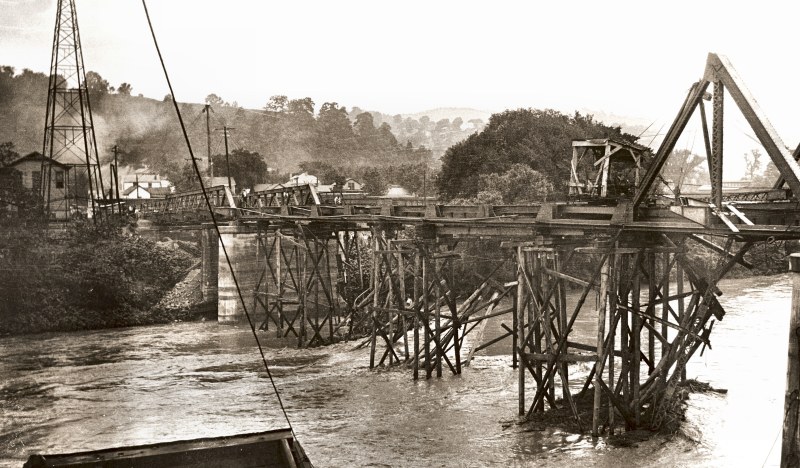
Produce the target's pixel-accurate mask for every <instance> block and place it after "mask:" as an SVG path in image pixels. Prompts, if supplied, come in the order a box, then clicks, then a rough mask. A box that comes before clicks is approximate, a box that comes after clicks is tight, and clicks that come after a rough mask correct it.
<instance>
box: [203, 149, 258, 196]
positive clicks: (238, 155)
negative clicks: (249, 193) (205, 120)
mask: <svg viewBox="0 0 800 468" xmlns="http://www.w3.org/2000/svg"><path fill="white" fill-rule="evenodd" d="M212 160H213V161H214V167H215V172H214V175H215V176H221V177H226V176H228V166H229V165H230V171H231V172H230V177H231V179H233V180H234V181H235V182H236V190H237V191H239V192H241V191H242V190H243V189H246V188H251V189H252V188H253V187H254V186H255V185H256V184H261V183H264V182H265V181H266V178H267V163H266V162H265V161H264V158H263V157H262V156H261V155H260V154H259V153H258V152H256V151H248V150H246V149H243V148H238V149H235V150H233V151H232V152H231V153H230V155H229V157H228V161H227V162H226V161H225V155H224V154H215V155H213V156H212Z"/></svg>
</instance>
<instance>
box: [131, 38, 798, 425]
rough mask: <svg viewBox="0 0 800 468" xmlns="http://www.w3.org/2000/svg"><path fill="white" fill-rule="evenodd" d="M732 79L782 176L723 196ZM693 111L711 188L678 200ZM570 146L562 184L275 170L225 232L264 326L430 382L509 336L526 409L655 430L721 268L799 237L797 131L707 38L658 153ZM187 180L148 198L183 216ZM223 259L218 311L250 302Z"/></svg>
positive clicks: (700, 334)
mask: <svg viewBox="0 0 800 468" xmlns="http://www.w3.org/2000/svg"><path fill="white" fill-rule="evenodd" d="M712 83H713V86H711V84H712ZM709 90H710V91H709ZM725 90H727V92H728V93H729V94H730V96H731V97H732V98H733V101H734V103H735V104H736V105H737V107H739V109H740V110H741V111H742V113H743V115H744V116H745V118H746V120H747V121H748V123H749V124H750V126H751V127H752V129H753V131H754V132H755V134H756V136H757V137H758V139H759V141H760V142H761V143H762V145H763V146H764V148H765V150H766V152H767V154H768V156H769V157H770V159H771V160H772V162H773V163H774V164H775V166H776V167H777V169H778V170H779V172H780V174H781V176H780V179H779V180H778V181H776V183H775V185H774V186H773V187H772V188H771V189H769V190H767V191H763V192H760V193H753V194H748V195H747V196H746V197H742V196H739V197H736V196H735V195H734V196H729V195H730V194H725V193H723V188H724V187H723V184H722V167H723V159H724V158H723V154H722V150H723V148H724V145H723V144H722V137H723V132H722V124H723V109H724V108H723V105H722V102H723V99H724V96H725V92H726V91H725ZM709 93H712V95H711V96H709ZM707 97H710V98H711V99H712V106H713V114H712V117H713V121H712V129H711V130H712V131H709V128H707V127H708V124H707V122H706V118H705V110H704V104H703V100H704V99H705V98H707ZM697 109H699V112H700V114H701V121H702V126H703V128H702V130H703V134H704V140H705V141H706V145H705V146H706V151H707V153H708V154H707V158H708V161H709V167H710V172H711V173H710V176H711V177H710V179H711V182H712V184H711V185H712V192H711V196H710V198H709V199H706V200H700V199H687V197H681V196H679V193H680V190H677V191H675V192H674V193H673V194H674V197H668V196H666V195H665V194H664V192H663V191H662V190H661V189H660V188H658V189H657V187H659V183H661V182H663V183H665V184H666V183H667V181H666V180H665V178H664V177H662V169H663V168H664V167H665V164H666V162H667V159H668V158H669V157H670V155H671V154H672V152H673V149H674V148H675V145H676V143H677V141H678V139H679V137H680V135H681V133H682V132H683V130H684V129H685V127H686V125H687V123H688V122H689V120H690V119H691V117H692V115H693V113H694V111H695V110H697ZM573 149H574V152H573V159H572V172H571V177H570V181H569V185H568V188H569V193H570V197H571V198H569V199H568V200H565V201H559V202H542V203H532V204H527V205H495V206H487V205H446V204H430V203H420V204H417V205H392V204H391V202H390V201H389V202H388V203H387V202H386V200H384V199H383V198H380V197H379V198H380V200H379V202H380V203H378V204H372V205H369V204H366V203H364V204H361V202H360V201H354V200H349V202H348V203H344V204H342V203H341V201H337V199H338V197H334V198H333V199H332V200H333V201H332V202H331V197H330V196H327V197H326V196H322V195H320V194H318V193H317V192H316V189H314V188H313V187H311V186H308V187H306V186H298V187H280V188H276V189H271V190H268V191H265V192H258V193H255V194H250V195H249V196H248V197H246V198H245V200H244V201H243V202H242V204H241V206H224V207H222V206H220V207H219V210H220V213H222V212H225V213H227V214H228V215H229V216H230V217H229V218H227V219H229V220H231V222H232V225H231V226H228V227H224V229H221V234H220V236H221V237H220V239H221V241H223V242H225V243H226V245H229V246H233V247H234V248H232V252H233V254H232V255H233V256H234V257H235V258H236V259H241V261H240V262H238V263H237V268H240V269H241V270H243V271H245V272H248V273H251V272H254V273H253V274H252V275H250V276H251V277H252V280H249V281H250V282H249V283H248V282H245V284H246V287H247V288H249V287H250V286H251V285H252V289H247V290H248V291H250V290H252V300H253V306H254V309H255V311H256V313H257V314H258V315H260V316H261V317H263V322H262V324H261V328H262V329H264V330H269V331H270V332H272V331H273V330H275V333H276V334H277V336H278V337H282V338H292V339H295V338H296V340H297V345H298V346H299V347H306V346H319V345H325V344H330V343H333V342H336V341H338V340H341V339H358V340H361V341H360V344H359V346H361V347H367V346H369V365H370V368H374V367H379V366H407V367H408V368H409V369H410V371H411V372H412V373H413V378H414V379H418V378H420V376H421V374H422V375H424V377H425V378H432V377H433V376H434V374H435V375H436V377H441V376H442V375H443V374H445V373H448V372H449V373H452V374H460V373H461V372H462V371H463V370H464V367H465V366H467V365H468V364H469V363H470V361H471V360H473V358H474V356H475V353H477V352H479V351H481V350H482V349H485V348H486V347H488V346H492V345H493V344H494V343H497V342H499V341H503V340H507V341H510V342H511V347H510V348H511V354H512V357H511V365H512V366H513V367H515V368H517V371H516V372H518V385H519V387H518V395H519V399H518V402H519V406H518V410H519V414H520V415H525V416H526V417H528V418H536V417H537V415H540V414H541V413H543V412H545V411H550V410H560V411H563V412H565V413H566V414H567V415H570V414H571V417H573V418H574V419H575V420H576V421H577V424H578V427H580V428H581V429H591V432H592V434H593V435H600V434H601V433H603V432H605V431H608V432H611V433H613V432H614V431H615V430H616V429H617V428H620V429H623V428H624V429H632V428H637V427H651V428H657V427H661V426H663V425H664V424H669V423H670V422H671V421H670V420H671V419H674V417H675V412H674V411H673V410H674V408H673V406H672V405H674V404H675V401H676V399H675V398H672V397H673V395H674V394H675V393H676V390H677V388H678V385H679V384H680V383H681V381H682V380H684V379H685V376H686V364H687V362H688V361H689V359H690V358H691V357H692V356H693V355H695V354H696V353H697V352H698V351H699V352H700V353H702V352H703V351H704V350H705V349H706V348H710V344H711V343H710V336H711V331H712V329H713V326H714V323H715V322H716V321H718V320H721V319H722V318H723V316H724V314H725V311H724V310H723V308H722V306H721V305H720V302H719V301H718V300H717V297H718V296H719V295H721V294H722V292H721V291H720V290H719V288H718V285H719V282H720V280H722V279H723V278H724V277H725V275H726V274H727V273H728V272H729V271H730V270H731V269H732V268H733V267H734V266H736V265H737V264H739V265H743V266H745V267H748V268H749V267H751V266H752V265H751V264H750V263H749V261H748V259H746V258H745V257H744V256H745V254H746V253H747V252H748V251H749V250H750V249H751V248H752V247H753V246H754V245H756V244H757V243H760V242H773V241H775V240H778V241H783V240H800V204H798V201H797V197H796V194H798V193H800V165H798V163H797V161H796V158H795V157H794V156H796V155H800V147H799V148H798V150H795V153H794V156H793V155H792V154H791V153H789V152H788V151H787V150H786V146H785V145H784V144H783V142H782V141H781V140H780V138H778V136H777V133H776V132H775V130H774V129H773V128H772V127H771V126H770V124H769V122H768V121H767V120H766V118H765V117H764V116H763V112H762V111H761V109H760V108H759V107H758V104H757V103H756V102H755V100H754V99H753V98H752V96H751V95H750V94H749V92H748V91H747V90H746V88H745V87H744V86H743V84H742V83H741V80H740V78H739V77H738V75H737V74H736V73H735V71H734V70H733V68H732V66H731V65H730V63H729V62H728V61H727V59H725V58H724V57H720V56H717V55H715V54H710V55H709V59H708V63H707V67H706V73H705V75H704V77H703V79H702V80H701V81H699V82H698V83H695V84H694V85H693V86H692V87H691V89H690V91H689V95H688V96H687V98H686V100H685V102H684V103H683V105H682V106H681V108H680V110H679V113H678V116H677V118H676V119H675V121H674V122H673V124H672V126H671V127H670V128H669V130H668V132H667V134H666V136H665V139H664V141H663V143H662V144H661V146H660V147H659V149H658V151H657V152H656V153H655V154H654V155H652V158H650V157H649V156H648V157H645V156H646V155H645V154H643V152H644V151H645V150H646V149H645V148H643V147H640V146H638V145H635V144H629V143H621V142H619V141H616V140H612V139H599V140H586V141H576V142H573ZM566 163H567V164H569V162H566ZM645 165H646V167H645ZM565 182H566V181H565ZM630 184H633V185H632V186H631V185H630ZM223 195H224V197H223ZM191 196H193V195H192V194H187V195H186V197H191ZM181 197H182V196H181V195H176V196H175V197H173V198H175V199H176V200H173V201H172V202H171V204H170V203H166V202H165V205H164V206H163V207H160V208H159V207H155V205H154V204H151V205H152V206H150V205H145V206H143V209H144V212H143V213H142V214H143V215H145V216H148V215H149V216H153V217H154V219H157V218H158V216H159V215H163V214H164V213H165V212H167V213H168V214H169V215H170V216H172V214H173V213H171V211H170V210H171V209H172V207H181V206H184V205H186V204H185V203H184V204H181V203H178V201H177V199H179V198H181ZM219 198H220V200H222V201H224V200H228V205H231V200H230V199H231V197H229V196H228V194H227V192H225V193H222V192H220V197H219ZM376 200H377V198H376ZM373 201H374V200H373ZM187 203H188V202H187ZM221 205H224V203H221ZM186 206H189V207H191V204H189V205H186ZM168 208H169V209H168ZM187 209H188V208H187ZM148 210H149V211H148ZM207 244H208V245H212V243H211V242H208V243H207ZM253 251H255V252H256V255H255V261H253V260H252V259H253V254H252V252H253ZM207 257H208V258H213V256H212V255H208V256H207ZM204 258H206V257H205V256H204ZM478 265H480V266H481V267H480V268H478ZM228 276H230V275H227V274H226V272H225V271H224V268H223V267H222V266H221V267H220V271H219V281H218V289H219V304H220V306H219V310H220V312H219V316H220V321H223V320H222V316H223V312H224V316H225V317H226V320H227V318H228V317H230V318H231V320H230V321H234V319H235V317H236V316H237V314H238V311H237V310H236V301H235V298H233V296H232V294H231V283H230V279H229V278H228ZM243 276H245V277H247V275H243ZM501 320H505V323H499V326H495V327H494V328H493V332H492V333H493V336H490V337H487V338H486V339H485V338H484V335H485V331H486V329H492V328H491V327H488V326H487V323H494V324H495V325H498V322H500V321H501Z"/></svg>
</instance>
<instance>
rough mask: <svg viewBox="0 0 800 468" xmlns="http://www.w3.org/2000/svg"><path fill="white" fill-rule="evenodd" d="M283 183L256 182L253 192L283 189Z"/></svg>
mask: <svg viewBox="0 0 800 468" xmlns="http://www.w3.org/2000/svg"><path fill="white" fill-rule="evenodd" d="M283 187H284V186H283V184H256V185H255V187H253V192H263V191H265V190H274V189H282V188H283Z"/></svg>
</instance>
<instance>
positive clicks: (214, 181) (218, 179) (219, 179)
mask: <svg viewBox="0 0 800 468" xmlns="http://www.w3.org/2000/svg"><path fill="white" fill-rule="evenodd" d="M204 182H206V185H207V186H208V187H217V186H219V185H228V178H227V177H225V176H214V177H207V178H206V179H205V180H204ZM231 185H233V186H234V187H235V186H236V179H234V178H233V177H231Z"/></svg>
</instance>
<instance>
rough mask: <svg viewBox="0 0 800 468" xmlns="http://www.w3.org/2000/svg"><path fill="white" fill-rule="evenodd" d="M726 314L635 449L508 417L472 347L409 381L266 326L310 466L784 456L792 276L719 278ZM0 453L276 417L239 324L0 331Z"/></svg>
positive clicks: (0, 457)
mask: <svg viewBox="0 0 800 468" xmlns="http://www.w3.org/2000/svg"><path fill="white" fill-rule="evenodd" d="M720 288H721V289H722V291H723V292H724V293H725V295H723V296H722V297H721V298H720V302H721V303H722V304H723V306H724V307H725V308H726V310H727V312H728V314H727V315H726V317H725V320H723V321H722V322H719V323H718V324H716V325H715V327H714V332H713V334H712V337H711V343H712V346H713V349H712V350H708V349H707V350H706V351H705V352H704V354H703V356H699V355H698V356H695V357H694V358H693V360H692V361H691V362H690V364H689V367H688V374H689V377H696V378H698V379H699V380H703V381H706V382H709V383H711V384H712V386H714V387H716V388H725V389H728V390H729V392H728V393H727V395H720V394H717V393H709V394H695V395H693V396H692V397H691V398H690V400H689V402H688V405H689V409H688V412H687V421H686V422H685V423H684V425H683V430H682V433H683V434H684V435H681V436H676V437H672V438H664V437H655V438H652V439H650V440H648V441H646V442H643V443H641V444H639V446H638V447H635V448H617V447H612V446H609V445H606V443H605V441H604V440H603V439H600V440H599V441H593V440H592V438H591V437H588V436H578V435H573V434H566V433H562V432H559V431H552V430H550V431H532V432H531V431H530V430H525V429H523V428H522V426H518V425H515V424H513V422H514V421H516V410H517V390H516V385H517V379H516V371H515V370H513V369H511V367H510V357H509V356H505V355H479V356H477V357H476V359H475V361H474V362H473V364H472V365H471V366H470V367H469V368H467V369H465V371H464V373H463V375H461V376H458V377H456V376H450V375H446V376H445V377H443V378H442V379H432V380H429V381H425V380H421V381H417V382H414V381H413V380H412V379H411V373H410V371H409V370H406V369H395V370H377V371H370V370H369V369H368V362H369V360H368V350H367V349H360V350H359V349H354V344H353V343H339V344H336V345H333V346H329V347H325V348H316V349H311V350H297V349H294V348H293V347H291V344H290V343H288V342H281V341H278V340H276V339H274V338H268V336H272V335H271V334H269V335H267V334H266V333H264V332H261V333H262V336H263V339H264V341H265V343H266V345H267V347H266V349H265V352H266V356H267V359H268V361H269V363H270V364H271V369H272V373H273V376H274V377H275V380H276V383H277V385H278V387H279V389H280V392H281V395H282V396H283V400H284V403H285V405H286V410H287V412H288V414H289V417H290V419H291V422H292V424H293V426H294V429H295V431H296V433H297V434H298V438H299V440H300V442H301V443H302V444H303V446H304V448H305V449H306V451H307V453H308V455H309V457H310V458H311V459H312V461H313V462H314V464H315V466H317V467H343V466H372V467H389V466H391V467H402V466H441V467H450V466H452V467H462V466H475V467H480V466H537V467H539V466H575V465H577V466H599V467H609V468H611V467H614V468H616V467H618V466H631V467H635V466H665V467H666V466H669V467H673V466H686V467H689V466H691V467H697V466H700V467H717V466H748V467H750V466H778V465H779V459H780V430H781V422H782V409H783V389H784V384H785V367H786V342H787V333H788V331H787V329H788V320H789V312H790V301H791V285H790V278H789V277H788V275H781V276H774V277H769V278H748V279H732V280H725V281H723V282H722V283H721V284H720ZM0 376H2V380H0V466H21V464H22V463H23V461H24V460H25V459H26V458H27V456H28V455H29V454H31V453H36V452H40V453H41V452H45V453H46V452H50V453H55V452H61V453H63V452H71V451H81V450H93V449H100V448H106V447H111V446H121V445H135V444H146V443H157V442H162V441H168V440H180V439H190V438H197V437H213V436H221V435H228V434H236V433H242V432H255V431H262V430H268V429H275V428H280V427H286V421H285V419H284V418H283V415H282V413H281V411H280V409H279V405H278V402H277V399H276V398H275V396H274V393H273V391H272V388H271V384H270V382H269V379H268V378H266V373H265V372H264V370H263V366H262V364H261V361H260V358H259V356H258V351H257V350H256V348H255V346H254V341H253V337H252V335H251V333H250V330H249V329H248V328H246V327H232V326H219V325H217V324H216V323H176V324H170V325H160V326H148V327H136V328H125V329H115V330H101V331H89V332H77V333H48V334H39V335H27V336H17V337H7V338H2V339H0Z"/></svg>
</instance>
